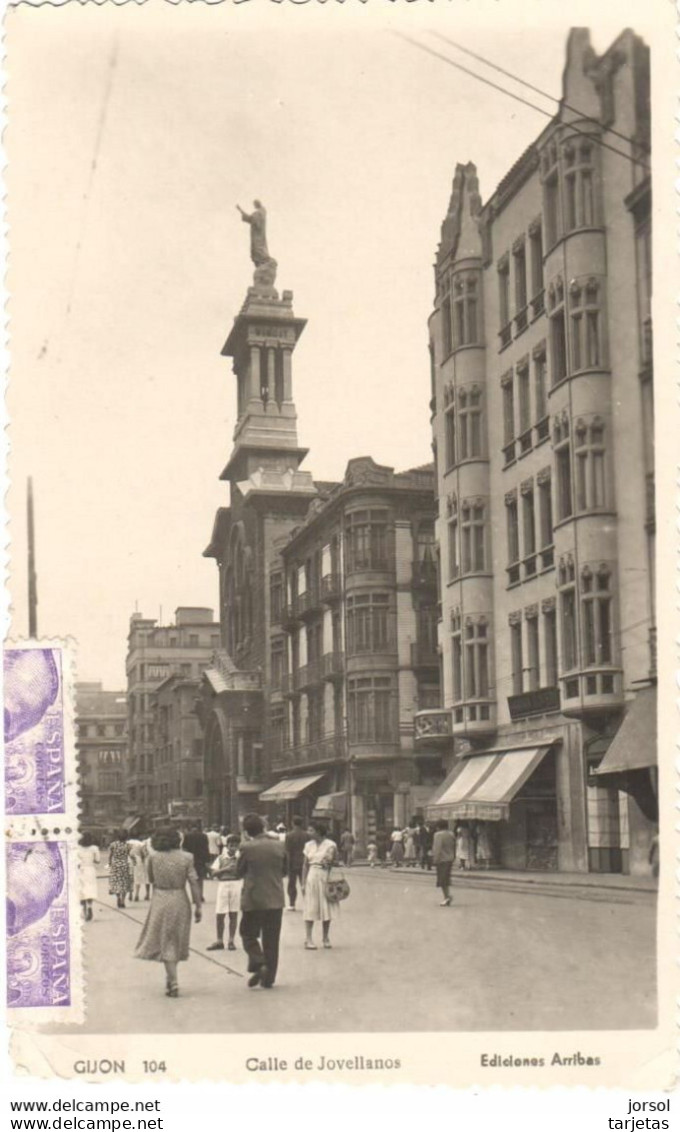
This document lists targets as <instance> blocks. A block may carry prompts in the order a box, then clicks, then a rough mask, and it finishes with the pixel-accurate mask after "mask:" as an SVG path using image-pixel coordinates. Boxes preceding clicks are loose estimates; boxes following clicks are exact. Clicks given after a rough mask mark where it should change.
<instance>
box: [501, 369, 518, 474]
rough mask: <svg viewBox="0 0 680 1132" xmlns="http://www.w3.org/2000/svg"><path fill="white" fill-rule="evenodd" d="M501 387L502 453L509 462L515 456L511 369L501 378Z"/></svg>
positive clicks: (513, 392) (513, 396) (513, 395)
mask: <svg viewBox="0 0 680 1132" xmlns="http://www.w3.org/2000/svg"><path fill="white" fill-rule="evenodd" d="M501 385H502V387H503V454H504V456H505V462H506V463H509V462H510V461H511V460H513V459H514V457H515V391H514V387H513V378H512V370H509V371H508V372H507V373H506V374H504V375H503V377H502V378H501Z"/></svg>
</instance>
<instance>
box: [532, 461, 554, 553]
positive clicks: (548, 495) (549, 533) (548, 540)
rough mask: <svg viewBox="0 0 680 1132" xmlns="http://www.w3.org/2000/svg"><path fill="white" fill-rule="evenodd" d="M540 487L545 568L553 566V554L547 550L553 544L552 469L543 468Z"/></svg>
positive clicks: (541, 531) (538, 478) (540, 474)
mask: <svg viewBox="0 0 680 1132" xmlns="http://www.w3.org/2000/svg"><path fill="white" fill-rule="evenodd" d="M536 481H537V485H538V523H539V539H540V547H541V553H542V559H543V567H544V568H545V567H547V566H552V564H553V558H552V554H550V555H547V550H548V549H549V548H552V544H553V516H552V483H551V476H550V468H543V469H542V470H541V471H540V472H539V473H538V475H537V477H536Z"/></svg>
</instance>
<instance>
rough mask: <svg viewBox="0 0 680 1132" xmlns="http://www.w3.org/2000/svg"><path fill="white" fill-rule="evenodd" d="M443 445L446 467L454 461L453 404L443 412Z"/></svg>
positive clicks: (454, 426)
mask: <svg viewBox="0 0 680 1132" xmlns="http://www.w3.org/2000/svg"><path fill="white" fill-rule="evenodd" d="M444 445H445V448H444V450H445V453H446V467H447V469H448V468H452V467H453V465H454V464H455V462H456V410H455V408H454V406H453V405H450V406H449V408H448V409H447V410H446V413H445V414H444Z"/></svg>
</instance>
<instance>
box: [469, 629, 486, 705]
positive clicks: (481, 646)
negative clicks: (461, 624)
mask: <svg viewBox="0 0 680 1132" xmlns="http://www.w3.org/2000/svg"><path fill="white" fill-rule="evenodd" d="M487 631H488V625H487V622H486V619H485V618H483V617H480V618H477V619H476V620H473V619H472V618H467V619H466V621H465V698H466V699H468V700H478V699H487V698H488V695H489V655H488V638H487Z"/></svg>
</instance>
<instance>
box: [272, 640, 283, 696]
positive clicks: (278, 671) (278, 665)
mask: <svg viewBox="0 0 680 1132" xmlns="http://www.w3.org/2000/svg"><path fill="white" fill-rule="evenodd" d="M270 665H271V686H272V688H280V687H281V683H282V680H283V674H284V672H285V671H286V642H285V640H284V638H283V637H277V638H276V640H275V641H272V647H271V655H270Z"/></svg>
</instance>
